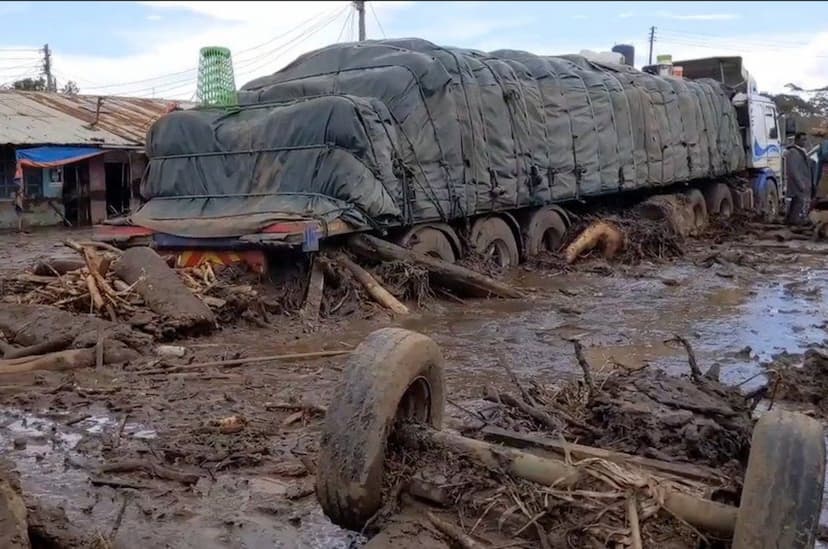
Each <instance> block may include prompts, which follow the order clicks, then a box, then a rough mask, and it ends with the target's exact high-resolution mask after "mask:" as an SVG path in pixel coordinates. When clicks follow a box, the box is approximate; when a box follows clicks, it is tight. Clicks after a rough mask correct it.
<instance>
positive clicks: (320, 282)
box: [300, 257, 325, 323]
mask: <svg viewBox="0 0 828 549" xmlns="http://www.w3.org/2000/svg"><path fill="white" fill-rule="evenodd" d="M324 291H325V271H324V269H323V267H322V262H321V261H319V258H317V257H314V258H313V259H312V260H311V271H310V278H309V280H308V291H307V292H306V294H305V303H304V304H303V305H302V311H301V312H300V316H301V317H302V318H303V319H304V320H305V322H310V323H316V322H317V321H318V320H319V307H320V306H321V305H322V296H323V294H324Z"/></svg>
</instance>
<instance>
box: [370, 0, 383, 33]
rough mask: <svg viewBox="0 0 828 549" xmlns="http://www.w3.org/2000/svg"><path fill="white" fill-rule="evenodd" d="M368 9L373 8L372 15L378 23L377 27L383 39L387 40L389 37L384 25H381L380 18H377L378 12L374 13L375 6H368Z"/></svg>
mask: <svg viewBox="0 0 828 549" xmlns="http://www.w3.org/2000/svg"><path fill="white" fill-rule="evenodd" d="M368 7H369V8H371V15H373V16H374V21H376V22H377V26H378V27H379V30H380V32H381V33H382V37H383V38H387V36H385V29H383V28H382V23H380V20H379V17H377V12H376V11H374V5H373V4H368Z"/></svg>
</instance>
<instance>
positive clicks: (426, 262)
mask: <svg viewBox="0 0 828 549" xmlns="http://www.w3.org/2000/svg"><path fill="white" fill-rule="evenodd" d="M348 244H349V246H350V247H351V248H352V249H353V250H354V251H355V252H357V253H358V254H359V255H361V256H363V257H366V258H368V259H374V260H376V259H378V258H379V259H383V260H386V261H409V262H413V263H416V264H418V265H422V266H424V267H425V268H427V269H428V270H429V272H431V273H432V274H433V275H434V276H435V277H436V278H437V280H438V281H440V283H442V284H444V285H446V286H450V287H455V288H457V289H458V290H460V291H463V292H464V293H466V294H467V295H472V296H476V297H490V296H497V297H504V298H520V297H523V294H522V293H521V292H520V291H518V290H516V289H515V288H513V287H511V286H509V285H508V284H503V283H502V282H499V281H497V280H495V279H493V278H491V277H488V276H486V275H482V274H480V273H476V272H474V271H472V270H469V269H466V268H464V267H461V266H459V265H454V264H452V263H447V262H445V261H442V260H440V259H437V258H435V257H431V256H429V255H425V254H421V253H418V252H415V251H414V250H409V249H406V248H402V247H400V246H397V245H396V244H392V243H390V242H386V241H385V240H382V239H380V238H377V237H375V236H371V235H367V234H358V235H354V236H352V237H351V238H350V239H349V240H348Z"/></svg>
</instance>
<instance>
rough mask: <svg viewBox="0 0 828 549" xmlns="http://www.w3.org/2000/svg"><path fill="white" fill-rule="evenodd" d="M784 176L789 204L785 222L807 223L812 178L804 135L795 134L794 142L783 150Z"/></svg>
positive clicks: (811, 194) (790, 223)
mask: <svg viewBox="0 0 828 549" xmlns="http://www.w3.org/2000/svg"><path fill="white" fill-rule="evenodd" d="M784 158H785V176H786V180H787V187H788V194H789V196H790V197H791V204H790V206H789V207H788V213H787V216H786V218H785V222H786V223H788V224H789V225H804V224H807V223H808V211H809V210H810V208H811V197H812V196H813V186H814V176H813V170H812V168H811V161H810V159H809V158H808V153H807V152H806V151H805V134H804V133H797V134H796V137H794V142H793V144H792V145H789V146H788V147H787V148H786V149H785V155H784Z"/></svg>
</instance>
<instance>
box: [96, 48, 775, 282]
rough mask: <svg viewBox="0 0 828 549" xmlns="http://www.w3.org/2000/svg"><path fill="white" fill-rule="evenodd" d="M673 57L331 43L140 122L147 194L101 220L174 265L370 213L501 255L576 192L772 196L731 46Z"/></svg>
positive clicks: (453, 247)
mask: <svg viewBox="0 0 828 549" xmlns="http://www.w3.org/2000/svg"><path fill="white" fill-rule="evenodd" d="M675 65H676V66H678V65H680V66H682V67H683V73H684V74H683V76H682V77H677V76H670V75H669V74H668V75H659V74H653V73H657V72H658V71H656V70H653V68H645V70H643V71H642V70H637V69H635V68H634V67H632V66H630V65H625V64H623V63H612V62H608V61H606V60H605V59H595V58H592V59H591V58H588V57H585V56H583V55H564V56H539V55H534V54H531V53H528V52H524V51H517V50H499V51H494V52H490V53H486V52H481V51H476V50H469V49H461V48H454V47H442V46H437V45H435V44H432V43H431V42H428V41H426V40H422V39H416V38H409V39H388V40H369V41H363V42H358V43H347V44H334V45H331V46H328V47H324V48H321V49H318V50H315V51H311V52H308V53H306V54H304V55H301V56H300V57H299V58H297V59H296V60H295V61H293V62H292V63H290V64H289V65H287V66H286V67H285V68H283V69H281V70H280V71H278V72H276V73H274V74H272V75H269V76H264V77H261V78H258V79H256V80H253V81H251V82H249V83H247V84H246V85H244V86H243V87H242V88H241V89H240V90H239V91H238V104H236V105H232V106H227V107H209V106H204V107H199V108H196V109H192V110H184V111H176V112H171V113H169V114H167V115H165V116H163V117H162V118H160V119H159V120H158V121H156V122H155V123H154V124H153V125H152V127H151V128H150V130H149V132H148V135H147V140H146V151H147V156H148V159H149V162H148V167H147V170H146V172H145V175H144V178H143V180H142V184H141V192H142V198H143V199H144V200H145V202H144V203H143V205H142V206H141V207H140V208H139V209H138V210H137V211H135V212H134V213H132V214H131V215H129V216H126V217H121V218H116V219H111V220H108V221H107V222H106V224H104V225H101V226H99V227H96V231H95V237H96V238H98V239H100V240H106V241H110V242H113V243H116V244H119V245H123V246H130V245H152V246H154V247H156V248H159V249H162V250H165V251H169V252H172V253H174V254H176V255H177V257H178V261H179V265H184V266H186V265H194V264H195V263H198V262H201V261H213V262H217V263H227V262H235V261H244V262H246V263H248V264H249V265H250V266H252V267H253V268H255V269H257V270H260V271H264V270H266V269H267V265H268V262H269V258H273V257H279V254H278V253H274V252H278V251H284V250H302V251H305V252H308V251H314V250H317V249H318V248H319V245H320V241H322V240H326V239H328V240H330V239H337V238H342V237H343V236H344V235H348V234H352V233H356V232H362V231H365V232H371V233H374V234H375V235H379V236H381V237H382V238H385V239H388V240H391V241H393V242H395V243H397V244H400V245H402V246H405V247H409V248H413V249H414V250H416V251H418V252H422V253H425V254H429V255H432V256H435V257H438V258H440V259H443V260H445V261H449V262H453V261H456V260H457V259H459V258H460V257H462V256H463V255H464V254H466V253H468V251H469V250H472V249H474V250H477V251H479V252H481V253H484V254H487V255H488V256H490V257H491V258H492V259H493V260H495V261H496V262H497V263H498V264H500V265H501V266H503V267H509V266H512V265H515V264H517V263H519V262H520V261H522V260H524V259H526V258H530V257H532V256H534V255H536V254H538V253H541V252H543V251H555V250H557V248H558V247H559V246H560V244H561V241H562V239H563V238H564V234H565V232H566V230H567V227H568V225H569V223H570V215H569V212H570V211H571V209H572V207H574V206H577V207H579V208H581V209H583V208H589V207H592V206H593V205H595V204H599V203H604V204H605V203H607V202H609V203H614V204H622V203H623V204H627V203H634V202H636V201H641V200H644V199H646V198H647V197H650V196H652V195H664V194H668V195H669V194H682V195H686V196H687V197H688V200H690V201H691V202H692V203H694V204H695V206H694V207H696V208H702V209H703V210H704V211H705V212H709V213H712V214H718V215H722V216H728V215H731V214H732V213H733V212H734V211H736V210H738V209H749V208H753V209H757V210H760V211H763V212H765V213H766V214H768V215H774V214H775V213H776V212H777V210H778V209H779V207H780V205H781V204H782V201H783V199H784V196H785V181H784V178H783V173H784V172H783V170H782V154H781V153H782V147H783V145H784V142H785V141H784V139H785V133H786V130H788V131H790V128H789V125H788V124H784V126H785V127H782V126H783V124H781V123H782V122H783V119H782V118H780V116H779V115H778V113H777V110H776V106H775V105H774V103H773V102H772V101H771V100H770V99H769V98H767V97H764V96H762V95H761V94H759V92H758V89H757V87H756V83H755V81H754V80H753V78H752V77H751V76H750V75H749V73H748V72H747V71H746V69H745V68H744V67H743V65H742V60H741V58H739V57H713V58H707V59H696V60H687V61H676V62H675Z"/></svg>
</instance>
